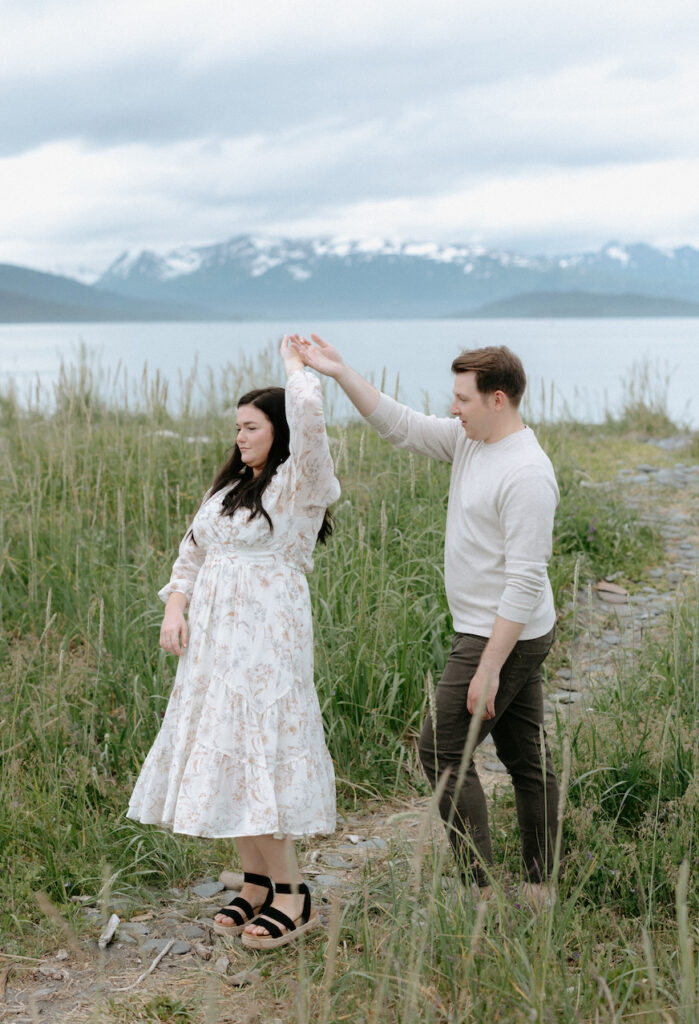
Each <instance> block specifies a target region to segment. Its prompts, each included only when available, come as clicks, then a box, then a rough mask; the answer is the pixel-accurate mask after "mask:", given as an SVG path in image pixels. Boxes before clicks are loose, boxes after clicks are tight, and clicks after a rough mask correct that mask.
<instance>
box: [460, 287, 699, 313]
mask: <svg viewBox="0 0 699 1024" xmlns="http://www.w3.org/2000/svg"><path fill="white" fill-rule="evenodd" d="M455 315H456V317H462V316H463V317H472V318H474V319H491V318H492V319H498V318H502V319H506V318H508V317H511V318H515V317H521V318H527V317H531V318H533V319H537V318H538V319H549V318H556V317H568V318H575V319H577V318H584V317H617V316H619V317H623V316H640V317H652V316H699V302H685V301H683V300H682V299H669V298H667V296H657V297H656V296H650V295H633V294H628V293H627V294H624V295H603V294H600V293H599V292H577V291H575V292H526V293H525V294H524V295H513V296H512V298H509V299H501V300H500V301H499V302H488V303H487V304H486V305H484V306H480V307H479V308H478V309H475V310H472V311H470V312H468V313H457V314H455Z"/></svg>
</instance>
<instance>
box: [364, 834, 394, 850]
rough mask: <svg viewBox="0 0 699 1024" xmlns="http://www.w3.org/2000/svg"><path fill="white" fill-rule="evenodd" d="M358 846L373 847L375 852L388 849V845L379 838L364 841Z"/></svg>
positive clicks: (374, 837)
mask: <svg viewBox="0 0 699 1024" xmlns="http://www.w3.org/2000/svg"><path fill="white" fill-rule="evenodd" d="M359 845H360V846H363V847H367V846H368V847H373V849H375V850H387V849H388V843H387V842H386V840H385V839H381V837H380V836H373V837H372V838H371V839H364V840H362V842H361V843H360V844H359Z"/></svg>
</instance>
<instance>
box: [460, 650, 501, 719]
mask: <svg viewBox="0 0 699 1024" xmlns="http://www.w3.org/2000/svg"><path fill="white" fill-rule="evenodd" d="M499 686H500V673H499V672H497V671H495V670H494V669H488V668H486V667H484V666H483V665H482V664H481V665H479V666H478V668H477V669H476V674H475V675H474V677H473V679H472V680H471V683H470V685H469V688H468V697H467V699H466V707H467V708H468V710H469V714H471V715H475V713H476V708H477V707H478V702H479V700H481V699H482V696H483V691H485V708H484V709H483V720H484V721H487V720H489V719H491V718H495V697H496V695H497V692H498V688H499Z"/></svg>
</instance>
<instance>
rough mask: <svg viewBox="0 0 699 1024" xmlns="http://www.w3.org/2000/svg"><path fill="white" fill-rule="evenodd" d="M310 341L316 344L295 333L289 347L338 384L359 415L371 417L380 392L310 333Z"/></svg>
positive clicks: (326, 344) (336, 351)
mask: <svg viewBox="0 0 699 1024" xmlns="http://www.w3.org/2000/svg"><path fill="white" fill-rule="evenodd" d="M311 338H312V339H313V341H314V342H315V344H311V342H310V341H308V339H307V338H300V337H299V336H298V334H296V335H294V336H293V337H292V338H291V339H290V341H291V345H292V347H293V348H294V349H295V350H296V352H297V353H298V354H299V356H300V357H301V359H302V360H303V362H304V363H305V365H306V366H310V367H311V368H312V369H314V370H317V371H318V373H322V374H323V376H325V377H332V378H333V380H335V381H336V382H337V383H338V384H339V385H340V387H341V388H342V390H343V391H344V393H345V394H346V395H347V397H348V398H349V400H350V402H351V403H352V405H353V406H354V407H355V409H356V410H357V412H358V413H360V414H361V415H362V416H371V414H372V412H373V411H374V410H375V409H376V406H377V405H378V404H379V397H380V392H379V391H377V389H376V388H375V387H374V385H373V384H370V383H369V381H368V380H365V379H364V377H362V375H361V374H360V373H357V371H356V370H353V369H352V367H351V366H348V365H347V363H346V362H345V361H344V359H343V358H342V356H341V355H340V353H339V352H338V350H337V349H336V348H335V347H334V346H333V345H331V344H330V343H329V342H327V341H323V339H322V338H319V337H318V335H317V334H312V335H311Z"/></svg>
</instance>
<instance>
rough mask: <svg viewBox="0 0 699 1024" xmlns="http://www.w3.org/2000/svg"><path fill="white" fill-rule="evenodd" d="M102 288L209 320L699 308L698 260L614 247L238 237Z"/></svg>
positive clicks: (122, 268) (113, 274) (178, 253)
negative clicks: (678, 302)
mask: <svg viewBox="0 0 699 1024" xmlns="http://www.w3.org/2000/svg"><path fill="white" fill-rule="evenodd" d="M97 286H98V287H99V288H102V289H108V290H110V291H112V292H117V293H119V294H122V295H125V296H129V297H130V298H139V299H148V300H149V301H156V300H157V301H158V302H160V303H162V302H164V301H175V302H179V303H186V304H187V305H189V306H192V305H193V306H196V307H198V308H201V309H202V310H207V311H208V312H209V313H210V314H211V315H212V316H215V315H221V316H224V317H229V316H239V317H246V316H262V317H276V316H289V315H314V316H327V317H362V316H367V317H376V316H386V317H420V316H425V317H429V316H454V315H458V314H469V313H473V312H474V311H475V310H477V309H478V307H480V306H482V305H484V304H487V303H493V302H496V301H499V300H504V299H512V298H513V297H515V296H517V295H520V294H525V293H532V292H563V291H576V292H580V291H582V292H594V293H602V294H605V295H632V294H638V295H645V296H663V297H668V298H673V299H682V300H689V301H695V302H696V301H699V250H696V249H693V248H691V247H688V246H687V247H684V248H680V249H675V250H670V251H661V250H660V249H655V248H652V247H651V246H648V245H643V244H637V245H621V244H619V243H610V244H609V245H606V246H604V247H603V248H602V249H601V250H600V251H599V252H595V253H572V254H567V255H560V256H555V257H551V256H528V255H522V254H520V253H517V252H513V251H507V250H495V249H487V248H485V247H483V246H478V245H466V244H459V243H454V244H451V245H445V244H438V243H436V242H391V241H385V240H379V239H376V240H364V241H360V240H352V239H343V238H331V239H329V238H322V239H287V238H269V237H263V236H259V235H241V236H238V237H235V238H232V239H230V240H229V241H226V242H222V243H220V244H217V245H207V246H200V247H187V246H182V247H179V248H177V249H174V250H172V251H171V252H167V253H156V252H152V251H148V250H146V251H143V252H139V253H123V254H122V255H121V256H119V258H118V259H117V260H115V262H114V263H113V264H112V265H111V266H110V267H109V269H108V270H107V271H106V273H105V274H103V275H102V277H101V278H100V279H99V280H98V282H97Z"/></svg>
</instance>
